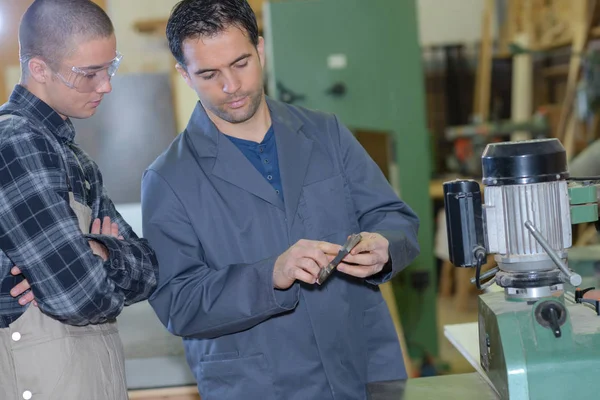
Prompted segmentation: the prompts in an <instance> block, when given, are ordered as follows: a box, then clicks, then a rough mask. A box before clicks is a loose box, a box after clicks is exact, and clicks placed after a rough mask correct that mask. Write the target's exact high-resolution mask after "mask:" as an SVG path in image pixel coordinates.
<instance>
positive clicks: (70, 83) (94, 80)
mask: <svg viewBox="0 0 600 400" xmlns="http://www.w3.org/2000/svg"><path fill="white" fill-rule="evenodd" d="M122 59H123V55H122V54H121V53H119V52H118V51H117V56H116V57H115V58H114V59H112V60H111V61H109V62H107V63H105V64H102V65H94V66H90V67H71V68H70V69H68V70H67V71H65V72H64V73H61V72H55V74H56V76H58V77H59V78H60V80H61V81H62V82H63V83H64V84H65V85H66V86H67V87H69V88H71V89H75V90H76V91H78V92H79V93H91V92H95V91H97V90H98V88H100V87H102V85H104V84H105V83H106V81H109V80H110V79H111V78H112V77H113V76H114V75H115V73H116V72H117V69H118V68H119V65H120V64H121V60H122Z"/></svg>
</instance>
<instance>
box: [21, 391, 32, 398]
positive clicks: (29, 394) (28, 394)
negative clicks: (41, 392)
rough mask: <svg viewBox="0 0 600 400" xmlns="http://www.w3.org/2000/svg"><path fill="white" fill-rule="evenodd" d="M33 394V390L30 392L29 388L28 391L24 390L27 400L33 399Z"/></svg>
mask: <svg viewBox="0 0 600 400" xmlns="http://www.w3.org/2000/svg"><path fill="white" fill-rule="evenodd" d="M32 396H33V395H32V394H31V392H30V391H29V390H26V391H24V392H23V398H24V399H25V400H29V399H31V397H32Z"/></svg>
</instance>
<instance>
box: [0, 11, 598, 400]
mask: <svg viewBox="0 0 600 400" xmlns="http://www.w3.org/2000/svg"><path fill="white" fill-rule="evenodd" d="M95 2H96V3H98V4H100V5H101V6H102V7H104V8H105V9H106V10H107V12H108V14H109V15H110V17H111V18H112V20H113V23H114V25H115V29H116V34H117V40H118V48H119V51H120V52H121V53H123V55H124V58H123V62H122V65H121V67H120V69H119V71H118V73H117V75H116V76H115V77H114V79H113V83H114V86H113V87H114V89H113V92H112V93H111V94H110V95H109V96H107V97H106V99H105V100H104V102H103V104H102V105H101V106H100V108H99V111H98V113H97V115H95V116H94V117H92V118H91V119H89V120H85V121H79V120H78V121H74V122H75V124H76V127H77V129H78V136H77V140H78V142H79V143H81V145H82V146H83V147H84V149H85V150H86V151H87V152H88V153H90V155H91V156H92V157H93V158H94V159H95V160H96V161H97V162H98V164H99V165H100V168H101V170H102V171H103V173H104V178H105V182H106V185H107V186H108V189H109V192H110V195H111V197H112V198H113V199H114V200H115V202H116V203H118V208H119V210H120V211H121V212H122V214H123V215H124V216H125V218H126V219H127V220H128V221H129V222H130V223H131V225H132V226H133V227H134V229H135V230H136V231H137V232H138V234H140V235H142V232H141V224H140V210H139V200H140V179H141V174H142V172H143V170H144V169H145V168H146V167H147V166H148V165H149V164H150V163H151V162H152V160H154V158H155V157H156V156H157V155H158V154H159V153H160V152H162V150H163V149H164V148H165V147H166V146H167V145H168V144H169V143H170V142H171V140H172V139H173V138H174V137H175V136H176V135H177V134H178V132H180V131H181V130H182V129H183V128H184V127H185V125H186V124H187V120H188V118H189V116H190V114H191V111H192V109H193V108H194V106H195V103H196V95H195V93H194V92H193V91H192V90H191V89H189V88H188V87H187V86H186V85H185V82H184V81H183V79H181V78H180V77H179V75H177V74H176V71H175V69H174V59H173V58H172V57H171V55H170V53H169V51H168V48H167V44H166V39H165V37H164V36H165V35H164V29H165V25H166V19H167V17H168V15H169V12H170V10H171V8H172V7H173V6H174V4H175V3H176V2H177V1H176V0H97V1H95ZM249 2H250V4H251V5H252V7H253V8H254V10H255V11H256V13H257V16H258V18H259V21H260V29H261V31H262V33H263V35H264V37H265V39H266V45H267V71H266V82H267V85H266V90H267V93H268V94H269V95H270V96H272V97H275V98H278V99H280V100H283V101H286V102H289V103H293V104H298V105H302V106H306V107H310V108H317V109H322V110H325V111H331V112H335V113H336V114H338V115H339V116H340V118H341V120H342V121H343V122H344V123H345V124H346V125H348V126H349V127H350V128H351V130H352V131H353V132H354V133H355V134H356V136H357V137H358V139H359V140H360V142H361V143H362V144H363V146H364V147H365V148H366V149H367V151H368V152H369V153H370V154H371V155H372V157H373V158H374V159H375V161H376V162H377V164H378V165H379V166H380V168H381V169H382V171H383V172H384V174H385V175H386V177H387V178H388V179H389V180H390V182H391V184H392V185H393V187H394V188H395V190H396V191H397V192H398V193H399V194H400V195H401V197H402V198H403V199H404V200H405V201H406V202H407V203H409V204H410V205H411V207H413V208H414V209H415V211H416V212H417V213H418V215H419V217H420V219H421V230H420V234H419V240H420V243H421V248H422V252H421V255H420V257H419V258H418V259H417V261H415V263H414V264H413V265H411V266H410V267H409V268H408V269H407V270H406V271H404V272H402V273H401V274H400V275H399V276H398V277H397V278H396V279H395V280H394V281H393V282H392V283H391V284H386V285H385V286H384V287H383V288H382V289H383V290H384V293H385V296H386V300H387V302H388V305H389V307H390V310H391V312H392V314H393V316H394V318H395V319H396V321H395V322H396V326H397V329H398V334H399V337H400V339H401V343H402V345H403V347H404V349H405V353H406V358H407V361H408V363H409V365H408V367H409V372H410V374H411V377H419V376H430V375H445V374H458V373H463V372H470V371H474V369H473V367H472V366H471V364H470V363H469V362H468V361H467V360H466V359H465V358H464V357H463V356H462V355H461V353H460V352H459V351H458V350H457V349H456V348H455V347H454V346H453V345H452V344H451V343H450V341H449V340H448V339H447V338H446V336H445V334H444V327H445V326H448V325H453V324H458V323H467V322H476V321H477V295H478V292H477V290H476V289H475V287H474V285H472V284H470V283H469V279H470V278H471V277H472V276H473V274H474V273H473V270H472V269H458V268H455V267H453V266H452V264H451V263H450V262H449V260H448V249H447V238H446V231H445V220H444V214H443V193H442V183H443V182H445V181H447V180H450V179H453V178H456V177H463V178H474V179H480V178H481V161H480V157H481V153H482V151H483V149H484V148H485V146H486V145H487V144H488V143H492V142H498V141H506V140H520V139H527V138H542V137H555V138H558V139H560V140H561V142H562V143H563V145H564V147H565V149H566V151H567V156H568V159H569V161H571V160H575V161H574V164H573V165H577V167H578V168H580V169H579V170H578V172H580V173H582V174H585V173H587V172H586V171H589V170H593V168H596V169H597V170H600V166H599V167H594V166H595V165H596V164H595V163H594V160H595V159H598V158H597V157H595V154H600V151H598V152H596V153H593V154H592V155H590V154H588V153H589V152H590V151H591V150H592V149H593V148H594V147H593V146H591V145H592V144H593V143H594V142H595V141H596V140H597V138H598V133H599V132H598V131H599V128H598V121H599V119H598V118H597V116H596V114H595V111H596V107H597V105H598V94H599V90H600V87H599V85H598V72H600V71H599V69H598V67H599V65H600V64H599V60H600V57H599V56H598V53H597V51H596V50H597V48H598V45H597V43H596V38H598V37H600V18H598V17H599V14H600V13H599V10H598V9H599V8H600V7H593V5H595V1H588V0H280V1H275V0H273V1H270V2H269V1H263V0H250V1H249ZM29 4H31V0H0V100H1V101H2V102H4V101H6V99H7V97H8V95H9V93H10V91H11V90H12V88H13V87H14V85H15V84H16V83H17V82H18V80H19V76H20V69H19V66H18V44H17V26H18V22H19V19H20V16H21V15H22V13H23V12H24V10H25V9H26V8H27V6H28V5H29ZM590 4H592V6H591V7H590ZM586 149H587V150H588V153H586V152H585V151H584V150H586ZM586 154H587V156H586V157H583V156H585V155H586ZM578 155H581V156H582V157H581V158H579V159H578V158H577V156H578ZM577 163H578V164H577ZM598 164H600V161H598ZM592 173H596V172H590V174H592ZM574 235H575V237H574V243H575V244H576V246H585V245H590V244H593V243H595V242H596V236H597V235H596V233H595V229H590V228H589V227H587V226H585V225H584V226H580V227H578V229H575V230H574ZM492 264H493V261H491V262H490V263H488V265H486V268H489V267H490V265H492ZM119 321H120V327H121V335H122V336H123V340H124V344H125V350H126V356H127V361H126V367H127V374H128V381H129V385H130V388H131V398H132V399H158V398H161V399H179V400H184V399H198V398H199V397H198V394H197V391H196V388H195V386H194V382H193V377H192V375H191V373H190V371H189V370H188V367H187V364H186V363H185V359H184V356H183V350H182V347H181V343H180V340H179V339H178V338H175V337H172V336H170V335H169V334H168V333H167V332H166V330H164V329H163V327H162V326H161V325H160V324H159V322H158V320H157V319H156V318H155V316H154V314H153V312H152V310H151V309H150V308H149V306H148V305H147V303H142V304H138V305H135V306H132V307H129V308H127V309H126V310H125V312H124V314H123V315H122V316H121V317H120V318H119Z"/></svg>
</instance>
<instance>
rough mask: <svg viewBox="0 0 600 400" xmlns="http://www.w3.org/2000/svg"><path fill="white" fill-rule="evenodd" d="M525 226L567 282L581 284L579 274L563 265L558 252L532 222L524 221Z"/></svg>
mask: <svg viewBox="0 0 600 400" xmlns="http://www.w3.org/2000/svg"><path fill="white" fill-rule="evenodd" d="M525 227H526V228H527V229H529V232H531V234H532V235H533V237H534V238H535V240H537V241H538V243H539V244H540V245H541V246H542V247H543V248H544V250H546V253H548V255H549V256H550V258H551V259H552V261H554V264H556V266H557V267H558V268H559V269H560V270H561V271H562V273H563V274H565V275H566V276H567V278H568V280H569V283H570V284H571V285H573V286H579V285H581V275H579V274H577V273H575V272H572V271H570V270H569V267H567V266H566V265H565V263H564V262H563V261H562V260H561V259H560V257H559V256H558V254H556V252H555V251H554V250H553V249H552V247H550V244H549V243H548V242H547V241H546V239H545V238H544V237H543V236H542V234H541V233H540V232H539V231H538V230H537V229H536V228H535V226H533V224H532V223H531V222H529V221H526V222H525Z"/></svg>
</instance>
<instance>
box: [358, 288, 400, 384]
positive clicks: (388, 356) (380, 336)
mask: <svg viewBox="0 0 600 400" xmlns="http://www.w3.org/2000/svg"><path fill="white" fill-rule="evenodd" d="M363 318H364V319H363V329H364V332H365V338H366V346H365V349H366V351H367V379H368V382H375V381H387V380H393V379H405V378H406V369H405V367H404V361H403V358H402V350H401V349H400V342H399V341H398V336H397V334H396V328H395V327H394V323H393V321H392V317H391V315H390V312H389V309H388V306H387V303H386V302H385V300H384V299H382V300H381V302H380V303H379V304H377V305H376V306H373V307H371V308H368V309H366V310H365V311H364V315H363Z"/></svg>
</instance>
